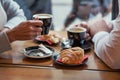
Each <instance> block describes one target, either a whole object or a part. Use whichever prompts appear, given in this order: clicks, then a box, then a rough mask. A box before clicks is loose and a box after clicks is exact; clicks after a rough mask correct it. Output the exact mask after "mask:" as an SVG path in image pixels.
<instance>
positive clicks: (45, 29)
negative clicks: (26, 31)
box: [33, 14, 53, 35]
mask: <svg viewBox="0 0 120 80" xmlns="http://www.w3.org/2000/svg"><path fill="white" fill-rule="evenodd" d="M52 17H53V16H52V15H51V14H34V15H33V19H37V20H41V21H43V25H42V26H41V28H42V32H41V35H47V34H48V33H49V30H50V27H51V25H52ZM38 27H39V26H38Z"/></svg>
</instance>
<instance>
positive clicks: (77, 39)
mask: <svg viewBox="0 0 120 80" xmlns="http://www.w3.org/2000/svg"><path fill="white" fill-rule="evenodd" d="M85 34H86V29H85V28H83V27H72V28H69V29H68V30H67V35H68V39H69V40H70V45H71V46H72V47H76V46H81V45H83V44H84V41H85Z"/></svg>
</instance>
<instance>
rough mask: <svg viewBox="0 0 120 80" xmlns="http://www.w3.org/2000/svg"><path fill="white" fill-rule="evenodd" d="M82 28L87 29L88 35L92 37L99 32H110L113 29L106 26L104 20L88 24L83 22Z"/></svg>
mask: <svg viewBox="0 0 120 80" xmlns="http://www.w3.org/2000/svg"><path fill="white" fill-rule="evenodd" d="M80 26H81V27H84V28H86V29H87V33H88V34H90V36H91V37H93V36H94V35H95V34H96V33H97V32H100V31H106V32H110V30H111V28H110V27H109V26H108V25H107V24H106V22H105V21H104V20H99V21H89V22H88V23H86V22H82V23H81V24H80Z"/></svg>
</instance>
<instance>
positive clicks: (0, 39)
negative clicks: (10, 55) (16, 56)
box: [0, 32, 11, 53]
mask: <svg viewBox="0 0 120 80" xmlns="http://www.w3.org/2000/svg"><path fill="white" fill-rule="evenodd" d="M10 49H11V45H10V42H9V39H8V37H7V35H6V33H5V32H1V33H0V53H2V52H4V51H7V50H10Z"/></svg>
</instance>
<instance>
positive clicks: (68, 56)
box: [60, 47, 84, 64]
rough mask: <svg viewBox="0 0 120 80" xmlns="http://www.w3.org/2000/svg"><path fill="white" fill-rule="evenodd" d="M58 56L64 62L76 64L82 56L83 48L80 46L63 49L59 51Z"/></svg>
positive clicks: (80, 60)
mask: <svg viewBox="0 0 120 80" xmlns="http://www.w3.org/2000/svg"><path fill="white" fill-rule="evenodd" d="M60 58H61V60H62V62H63V63H65V64H78V63H81V62H82V60H83V58H84V50H83V49H81V48H80V47H74V48H69V49H65V50H62V51H61V53H60Z"/></svg>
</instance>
